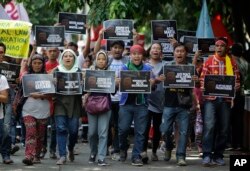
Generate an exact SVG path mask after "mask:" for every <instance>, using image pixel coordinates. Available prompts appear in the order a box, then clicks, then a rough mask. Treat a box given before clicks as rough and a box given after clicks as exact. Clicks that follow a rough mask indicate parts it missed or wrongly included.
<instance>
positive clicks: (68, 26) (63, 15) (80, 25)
mask: <svg viewBox="0 0 250 171" xmlns="http://www.w3.org/2000/svg"><path fill="white" fill-rule="evenodd" d="M86 18H87V17H86V15H83V14H74V13H67V12H59V23H61V24H62V25H64V26H65V32H66V33H75V34H85V33H86V29H85V24H86Z"/></svg>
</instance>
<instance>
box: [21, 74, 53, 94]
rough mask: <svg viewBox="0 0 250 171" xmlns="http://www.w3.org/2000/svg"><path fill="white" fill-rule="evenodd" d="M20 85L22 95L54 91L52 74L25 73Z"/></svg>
mask: <svg viewBox="0 0 250 171" xmlns="http://www.w3.org/2000/svg"><path fill="white" fill-rule="evenodd" d="M22 85H23V94H24V97H28V96H29V95H30V94H31V93H42V94H50V93H55V86H54V83H53V75H52V74H26V75H24V76H23V78H22Z"/></svg>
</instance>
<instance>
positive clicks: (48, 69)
mask: <svg viewBox="0 0 250 171" xmlns="http://www.w3.org/2000/svg"><path fill="white" fill-rule="evenodd" d="M58 65H59V63H58V62H57V61H55V62H54V63H51V62H50V61H47V62H46V64H45V70H46V72H47V73H50V72H51V71H52V70H53V69H54V68H55V67H57V66H58Z"/></svg>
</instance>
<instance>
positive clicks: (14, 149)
mask: <svg viewBox="0 0 250 171" xmlns="http://www.w3.org/2000/svg"><path fill="white" fill-rule="evenodd" d="M19 149H20V148H19V146H17V145H14V146H13V147H12V148H11V151H10V154H11V155H13V154H15V153H16V152H17V151H19Z"/></svg>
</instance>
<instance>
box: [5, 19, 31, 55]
mask: <svg viewBox="0 0 250 171" xmlns="http://www.w3.org/2000/svg"><path fill="white" fill-rule="evenodd" d="M31 26H32V24H31V23H29V22H25V21H14V20H0V42H3V43H4V44H5V45H6V53H5V55H6V56H10V57H13V58H27V57H28V53H29V45H30V33H31Z"/></svg>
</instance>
